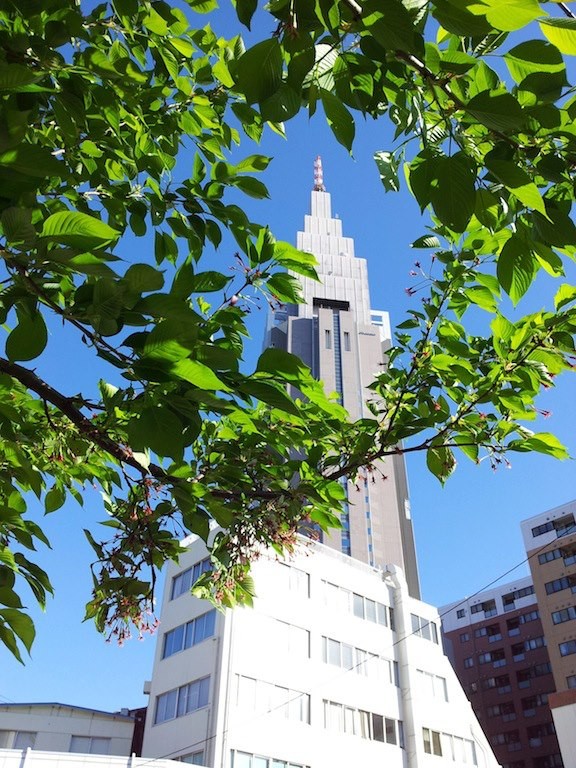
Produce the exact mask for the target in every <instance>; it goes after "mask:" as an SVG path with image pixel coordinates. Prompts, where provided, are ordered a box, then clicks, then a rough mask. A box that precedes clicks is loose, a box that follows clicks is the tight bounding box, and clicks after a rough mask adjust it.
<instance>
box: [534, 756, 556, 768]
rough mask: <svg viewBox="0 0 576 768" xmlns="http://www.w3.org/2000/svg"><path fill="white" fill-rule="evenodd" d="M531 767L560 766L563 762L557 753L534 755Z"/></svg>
mask: <svg viewBox="0 0 576 768" xmlns="http://www.w3.org/2000/svg"><path fill="white" fill-rule="evenodd" d="M532 765H533V768H562V766H563V765H564V763H563V762H562V757H561V756H560V755H559V754H555V755H546V756H545V757H535V758H534V762H533V763H532Z"/></svg>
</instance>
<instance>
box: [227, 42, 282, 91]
mask: <svg viewBox="0 0 576 768" xmlns="http://www.w3.org/2000/svg"><path fill="white" fill-rule="evenodd" d="M234 74H235V77H236V82H237V84H238V87H239V88H240V90H241V91H242V93H243V94H244V96H245V97H246V101H247V102H248V104H254V103H255V102H262V101H265V100H266V99H268V98H270V96H272V94H274V93H275V92H276V91H277V90H278V88H279V87H280V84H281V83H282V50H281V48H280V44H279V42H278V40H277V39H276V38H272V39H270V40H263V41H262V42H261V43H257V44H256V45H254V46H253V47H252V48H249V49H248V50H247V51H246V53H244V54H243V55H242V56H241V57H240V58H239V59H238V62H237V65H236V70H235V73H234Z"/></svg>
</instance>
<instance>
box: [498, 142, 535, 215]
mask: <svg viewBox="0 0 576 768" xmlns="http://www.w3.org/2000/svg"><path fill="white" fill-rule="evenodd" d="M486 167H487V168H488V170H489V171H490V173H491V174H492V175H493V176H495V178H496V179H497V180H498V181H499V182H501V183H502V184H503V185H504V186H505V187H506V189H508V191H509V192H510V194H512V195H514V197H516V198H517V199H518V200H519V201H520V202H521V203H522V205H525V206H526V208H532V209H534V210H535V211H539V212H540V213H541V214H543V215H544V216H546V207H545V205H544V200H543V199H542V196H541V194H540V192H539V191H538V187H537V186H536V184H534V182H533V181H532V180H531V179H530V176H528V174H527V173H526V171H525V170H523V169H522V168H519V167H518V166H517V165H516V164H515V163H513V162H510V161H509V160H500V159H498V158H497V157H495V156H494V155H493V154H492V153H490V154H488V155H487V156H486Z"/></svg>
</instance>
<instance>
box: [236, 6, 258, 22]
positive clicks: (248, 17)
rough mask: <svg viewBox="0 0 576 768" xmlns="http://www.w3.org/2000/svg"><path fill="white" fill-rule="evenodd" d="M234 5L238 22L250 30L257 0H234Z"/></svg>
mask: <svg viewBox="0 0 576 768" xmlns="http://www.w3.org/2000/svg"><path fill="white" fill-rule="evenodd" d="M234 5H235V7H236V15H237V16H238V21H240V23H241V24H244V26H245V27H248V29H250V23H251V22H252V16H254V13H255V12H256V8H257V7H258V0H234Z"/></svg>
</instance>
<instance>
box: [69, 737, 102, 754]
mask: <svg viewBox="0 0 576 768" xmlns="http://www.w3.org/2000/svg"><path fill="white" fill-rule="evenodd" d="M109 751H110V739H107V738H102V737H97V736H72V738H71V740H70V752H82V753H84V754H88V755H90V754H91V755H107V754H108V753H109Z"/></svg>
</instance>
